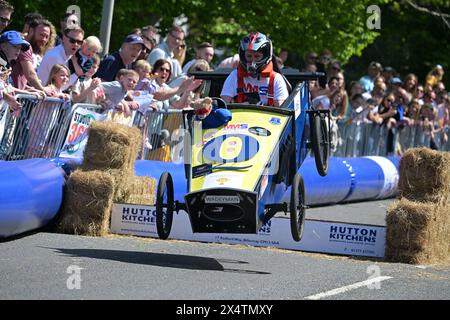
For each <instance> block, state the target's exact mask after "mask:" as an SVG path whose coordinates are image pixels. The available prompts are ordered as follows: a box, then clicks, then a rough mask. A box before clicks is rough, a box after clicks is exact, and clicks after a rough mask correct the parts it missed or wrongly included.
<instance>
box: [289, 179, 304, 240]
mask: <svg viewBox="0 0 450 320" xmlns="http://www.w3.org/2000/svg"><path fill="white" fill-rule="evenodd" d="M289 211H290V218H291V233H292V238H293V239H294V241H300V240H301V239H302V236H303V227H304V225H305V184H304V182H303V177H302V175H301V174H300V173H298V172H297V173H296V174H295V176H294V181H293V182H292V186H291V202H290V204H289Z"/></svg>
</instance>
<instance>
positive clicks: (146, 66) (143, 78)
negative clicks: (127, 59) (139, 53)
mask: <svg viewBox="0 0 450 320" xmlns="http://www.w3.org/2000/svg"><path fill="white" fill-rule="evenodd" d="M133 70H134V71H136V72H137V73H138V74H139V82H138V83H137V85H136V88H135V90H143V91H148V90H149V88H150V87H149V86H150V80H151V79H152V77H151V76H150V72H152V66H151V65H150V63H148V61H147V60H138V61H136V63H135V64H134V67H133Z"/></svg>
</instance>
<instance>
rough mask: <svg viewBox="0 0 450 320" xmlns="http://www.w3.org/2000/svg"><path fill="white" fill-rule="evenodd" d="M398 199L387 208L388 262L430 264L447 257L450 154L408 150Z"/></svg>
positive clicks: (449, 214) (401, 162) (449, 231)
mask: <svg viewBox="0 0 450 320" xmlns="http://www.w3.org/2000/svg"><path fill="white" fill-rule="evenodd" d="M399 191H400V199H399V201H396V202H395V203H394V204H393V205H391V206H390V207H389V208H388V213H387V216H386V251H385V258H386V260H388V261H397V262H405V263H413V264H429V263H436V262H441V261H446V260H447V259H448V258H449V257H450V197H449V193H450V153H448V152H439V151H433V150H430V149H427V148H417V149H410V150H408V151H406V152H405V154H404V155H403V157H402V159H401V161H400V180H399Z"/></svg>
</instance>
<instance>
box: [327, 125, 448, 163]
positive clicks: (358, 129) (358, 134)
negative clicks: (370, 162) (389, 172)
mask: <svg viewBox="0 0 450 320" xmlns="http://www.w3.org/2000/svg"><path fill="white" fill-rule="evenodd" d="M337 126H338V137H337V138H336V140H337V141H336V142H335V144H336V148H335V150H334V151H333V155H334V156H337V157H361V156H390V155H401V154H402V153H403V152H404V151H406V150H407V149H409V148H415V147H428V148H430V147H432V148H434V149H437V150H440V151H450V141H448V140H449V139H448V137H449V133H450V130H449V128H448V126H446V127H444V128H441V129H434V130H433V131H432V130H431V129H430V128H429V127H426V126H423V125H422V124H421V123H418V124H415V125H412V126H409V125H407V124H405V125H402V126H399V127H396V128H392V129H388V128H387V127H386V126H384V125H378V124H373V123H360V124H355V123H350V124H349V123H338V124H337Z"/></svg>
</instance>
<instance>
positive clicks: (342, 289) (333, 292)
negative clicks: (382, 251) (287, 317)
mask: <svg viewBox="0 0 450 320" xmlns="http://www.w3.org/2000/svg"><path fill="white" fill-rule="evenodd" d="M388 279H392V277H376V278H373V279H369V280H366V281H361V282H357V283H354V284H351V285H348V286H345V287H340V288H337V289H333V290H329V291H325V292H321V293H318V294H315V295H312V296H308V297H306V298H305V299H308V300H319V299H322V298H326V297H330V296H335V295H337V294H341V293H344V292H347V291H350V290H353V289H358V288H361V287H364V286H369V285H373V284H374V283H377V282H381V281H384V280H388Z"/></svg>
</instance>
